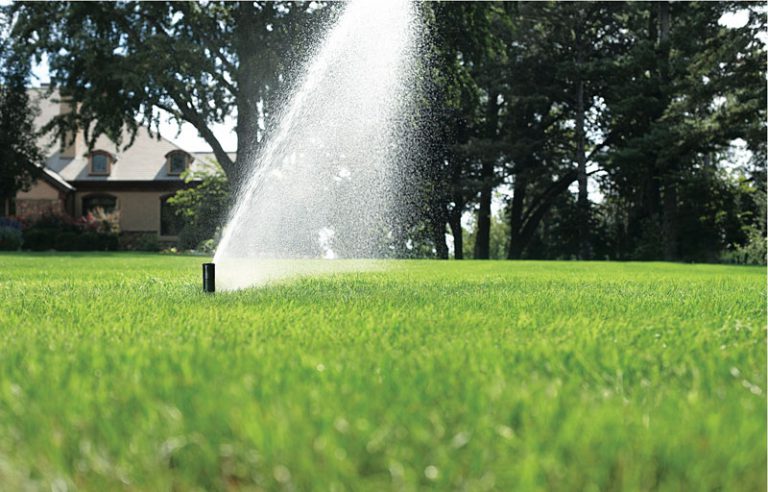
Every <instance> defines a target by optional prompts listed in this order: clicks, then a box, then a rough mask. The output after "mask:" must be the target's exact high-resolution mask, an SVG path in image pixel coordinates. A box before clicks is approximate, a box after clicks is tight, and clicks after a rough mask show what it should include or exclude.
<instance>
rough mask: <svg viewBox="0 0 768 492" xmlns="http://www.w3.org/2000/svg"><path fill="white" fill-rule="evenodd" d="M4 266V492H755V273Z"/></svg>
mask: <svg viewBox="0 0 768 492" xmlns="http://www.w3.org/2000/svg"><path fill="white" fill-rule="evenodd" d="M202 261H203V259H201V258H193V257H171V256H159V255H138V254H99V255H96V254H91V255H85V254H83V255H64V254H60V255H57V254H50V255H32V254H3V255H0V489H2V490H22V489H25V488H28V489H33V490H35V489H45V490H51V489H53V490H65V489H78V490H94V491H101V490H198V489H199V490H282V489H285V490H350V491H358V490H416V489H438V490H453V489H459V490H470V491H476V490H655V489H659V490H734V491H750V490H765V487H766V395H765V393H766V385H765V382H766V324H765V322H766V319H765V312H766V288H765V287H766V278H765V270H764V269H763V268H749V267H728V266H718V265H713V266H704V265H673V264H661V263H656V264H654V263H646V264H640V263H634V264H631V263H630V264H622V263H561V262H469V261H466V262H437V261H404V262H397V263H393V269H392V270H390V271H384V272H370V273H356V274H343V275H339V276H337V277H318V278H304V279H299V280H296V281H292V282H289V283H286V284H283V285H277V286H272V287H268V288H262V289H251V290H245V291H240V292H235V293H219V294H215V295H205V294H203V293H202V292H201V289H200V263H201V262H202Z"/></svg>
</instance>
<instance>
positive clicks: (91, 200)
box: [83, 195, 117, 215]
mask: <svg viewBox="0 0 768 492" xmlns="http://www.w3.org/2000/svg"><path fill="white" fill-rule="evenodd" d="M96 208H101V209H103V210H104V212H106V213H108V214H109V213H112V212H114V211H115V209H117V197H114V196H112V195H88V196H84V197H83V215H86V214H87V213H88V212H92V211H93V210H94V209H96Z"/></svg>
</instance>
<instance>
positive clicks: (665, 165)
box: [658, 2, 679, 261]
mask: <svg viewBox="0 0 768 492" xmlns="http://www.w3.org/2000/svg"><path fill="white" fill-rule="evenodd" d="M658 13H659V43H658V53H659V77H660V79H661V85H662V88H663V90H665V91H666V90H668V88H669V85H670V73H669V70H670V67H669V53H670V45H669V31H670V26H671V17H670V13H669V2H659V3H658ZM668 103H669V101H668ZM660 164H661V165H660V166H659V167H660V168H661V169H662V170H663V171H662V172H663V176H662V180H663V197H662V210H663V212H662V232H663V234H664V235H663V240H662V243H663V249H664V259H665V260H667V261H674V260H677V259H678V257H679V256H678V244H677V239H678V214H677V178H676V173H675V172H674V167H675V163H674V162H661V163H660Z"/></svg>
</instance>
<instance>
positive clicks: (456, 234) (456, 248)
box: [448, 197, 464, 260]
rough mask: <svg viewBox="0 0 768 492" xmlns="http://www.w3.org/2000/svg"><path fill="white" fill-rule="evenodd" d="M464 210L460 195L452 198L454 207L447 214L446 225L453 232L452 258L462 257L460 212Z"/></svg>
mask: <svg viewBox="0 0 768 492" xmlns="http://www.w3.org/2000/svg"><path fill="white" fill-rule="evenodd" d="M463 210H464V203H463V201H462V200H461V198H460V197H458V198H457V199H456V200H454V208H453V210H451V211H450V213H449V214H448V225H449V226H450V228H451V234H453V258H454V259H456V260H463V259H464V229H462V228H461V212H462V211H463Z"/></svg>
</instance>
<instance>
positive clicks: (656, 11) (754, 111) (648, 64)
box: [603, 2, 766, 260]
mask: <svg viewBox="0 0 768 492" xmlns="http://www.w3.org/2000/svg"><path fill="white" fill-rule="evenodd" d="M744 6H747V7H749V6H750V5H749V4H737V3H726V2H717V3H692V4H672V5H669V4H666V3H654V4H633V5H632V6H631V7H629V8H628V10H627V18H626V26H627V28H628V29H627V30H628V31H629V32H630V35H631V36H632V37H633V47H632V49H631V51H630V53H629V54H628V56H626V57H625V58H624V59H623V60H622V62H621V63H620V64H619V65H618V66H617V67H616V73H618V74H620V75H621V77H622V79H621V80H619V81H617V83H615V84H613V85H612V86H611V87H609V88H608V90H606V91H604V93H603V96H604V98H605V100H606V105H607V107H608V113H609V114H610V126H611V128H612V135H613V137H614V138H613V145H612V146H611V148H610V149H609V151H608V152H607V153H606V154H605V156H604V160H603V164H604V166H605V168H606V169H607V171H608V176H607V177H606V181H607V182H606V183H604V189H605V190H606V191H608V192H609V193H612V194H616V195H620V196H621V201H622V202H623V203H624V204H625V206H626V209H627V212H626V214H625V217H626V218H625V219H624V220H625V221H626V226H625V229H626V234H625V238H626V240H623V241H621V242H620V243H622V244H623V245H624V246H623V251H622V252H621V253H620V254H621V255H622V256H625V257H635V258H646V259H651V258H664V259H667V260H677V259H691V258H694V257H695V258H700V257H701V255H700V254H698V253H696V254H694V253H693V252H691V250H690V247H691V243H694V242H696V241H703V242H705V243H706V242H707V241H709V240H708V239H707V237H710V236H709V235H708V234H704V233H703V231H704V230H709V229H706V228H705V229H702V228H699V227H694V228H691V226H690V225H688V226H685V228H686V229H687V231H689V232H688V234H687V235H686V236H685V242H686V243H687V244H686V245H685V246H683V245H682V244H681V241H680V238H681V237H682V230H683V227H684V225H685V224H691V223H695V222H697V221H700V220H701V221H704V222H706V221H707V220H708V219H705V217H707V213H704V210H705V206H704V205H705V204H704V203H700V204H699V205H698V206H697V207H695V208H691V207H689V206H688V204H687V202H686V201H685V200H683V199H682V197H681V196H680V193H681V192H683V190H691V186H690V185H691V184H692V183H699V184H700V185H701V186H705V189H703V190H702V189H701V188H699V189H698V192H697V193H696V194H693V195H690V196H691V198H693V199H694V200H702V199H703V198H704V197H705V196H707V194H709V192H710V191H711V192H713V193H714V192H715V190H716V189H723V188H722V187H721V184H722V180H723V179H725V178H724V177H723V176H724V175H723V173H722V172H719V168H720V167H721V166H722V164H721V163H720V161H719V156H722V155H724V151H725V150H726V149H727V148H728V146H729V145H730V143H731V141H733V140H734V139H736V138H742V139H745V140H746V141H748V142H749V146H750V149H751V150H752V151H753V152H755V153H757V154H764V148H765V147H764V141H765V139H764V135H765V119H766V118H765V101H766V88H765V81H764V77H765V46H764V45H763V44H762V43H761V42H759V41H758V39H757V33H758V32H759V31H760V30H764V29H765V20H764V16H762V17H761V16H760V15H758V14H757V13H756V12H754V9H753V12H752V14H751V21H750V22H749V23H748V24H747V25H746V26H744V27H742V28H735V29H731V28H726V27H723V26H721V25H719V23H718V20H719V19H720V18H721V16H722V15H723V14H724V13H725V12H728V11H731V10H735V9H738V8H743V7H744ZM692 33H696V34H695V35H693V34H692ZM758 134H760V135H761V137H759V138H757V137H756V135H758ZM704 183H708V184H706V185H704ZM722 186H725V187H726V188H727V186H726V185H725V184H722ZM714 226H715V222H711V221H710V222H709V227H710V228H711V227H714ZM690 231H699V232H697V233H696V234H691V233H690ZM709 244H710V246H709V247H710V248H712V247H714V244H715V243H711V242H710V243H709ZM686 248H687V249H688V250H689V252H688V253H686V251H685V249H686ZM690 255H693V256H690Z"/></svg>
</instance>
